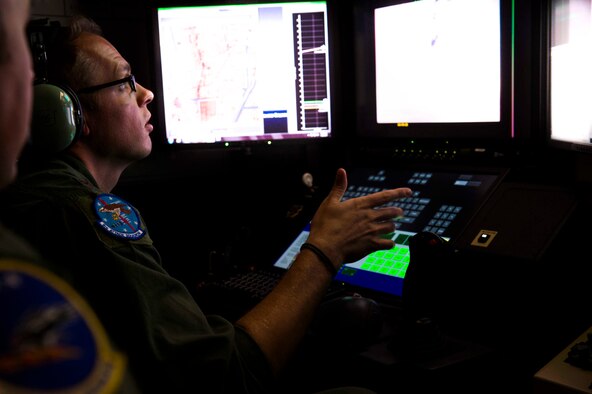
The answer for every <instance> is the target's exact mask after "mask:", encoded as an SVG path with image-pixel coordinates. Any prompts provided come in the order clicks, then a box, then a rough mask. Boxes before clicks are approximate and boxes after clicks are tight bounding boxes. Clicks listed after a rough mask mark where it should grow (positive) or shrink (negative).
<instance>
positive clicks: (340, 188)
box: [328, 168, 347, 201]
mask: <svg viewBox="0 0 592 394" xmlns="http://www.w3.org/2000/svg"><path fill="white" fill-rule="evenodd" d="M346 190H347V173H346V172H345V170H344V169H343V168H339V169H338V170H337V174H336V175H335V181H334V183H333V188H332V189H331V192H329V196H328V197H329V199H331V200H333V201H341V198H342V197H343V195H344V194H345V191H346Z"/></svg>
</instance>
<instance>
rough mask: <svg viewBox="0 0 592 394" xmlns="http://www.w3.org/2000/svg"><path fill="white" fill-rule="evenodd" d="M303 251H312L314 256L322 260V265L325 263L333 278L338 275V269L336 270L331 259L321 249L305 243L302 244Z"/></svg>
mask: <svg viewBox="0 0 592 394" xmlns="http://www.w3.org/2000/svg"><path fill="white" fill-rule="evenodd" d="M302 249H308V250H310V251H312V252H313V253H314V254H316V255H317V257H318V258H319V260H321V263H323V265H324V266H325V267H327V269H328V270H329V272H330V273H331V275H332V276H335V275H337V268H335V266H334V265H333V263H332V262H331V259H329V258H328V257H327V255H326V254H325V253H323V251H322V250H321V249H319V248H317V247H316V246H314V245H313V244H310V243H308V242H305V243H303V244H302V246H301V247H300V250H302Z"/></svg>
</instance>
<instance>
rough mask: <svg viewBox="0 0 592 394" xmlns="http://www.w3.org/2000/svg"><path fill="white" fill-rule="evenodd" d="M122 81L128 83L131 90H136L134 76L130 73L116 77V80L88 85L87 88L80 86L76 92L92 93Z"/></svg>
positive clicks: (119, 83)
mask: <svg viewBox="0 0 592 394" xmlns="http://www.w3.org/2000/svg"><path fill="white" fill-rule="evenodd" d="M122 83H129V86H130V88H131V89H132V91H133V92H135V91H136V78H135V77H134V75H133V74H130V75H129V76H128V77H125V78H122V79H118V80H117V81H112V82H107V83H102V84H100V85H95V86H89V87H87V88H82V89H80V90H79V91H78V93H93V92H96V91H97V90H101V89H105V88H109V87H111V86H116V85H121V84H122Z"/></svg>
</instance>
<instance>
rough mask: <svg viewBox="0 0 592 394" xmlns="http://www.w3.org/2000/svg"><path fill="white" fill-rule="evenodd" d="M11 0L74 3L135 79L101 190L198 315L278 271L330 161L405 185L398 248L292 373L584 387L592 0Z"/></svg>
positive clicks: (325, 316) (225, 308) (356, 181)
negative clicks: (135, 102) (124, 208)
mask: <svg viewBox="0 0 592 394" xmlns="http://www.w3.org/2000/svg"><path fill="white" fill-rule="evenodd" d="M31 5H32V7H31V11H32V19H31V22H32V23H31V27H30V29H31V32H32V33H31V34H32V37H33V36H34V37H37V39H39V37H40V34H41V36H42V35H43V34H45V35H48V34H49V35H50V34H51V32H52V31H53V30H55V29H59V28H60V26H64V25H67V24H68V21H69V18H70V17H71V16H72V15H74V14H75V13H82V14H84V15H86V16H89V17H91V18H92V19H94V20H95V21H96V22H98V23H99V24H100V25H101V27H102V28H103V33H104V35H105V37H106V38H107V39H108V40H109V41H110V42H112V43H113V44H114V45H115V46H116V47H117V48H118V49H119V51H120V52H121V53H122V54H123V55H124V56H125V58H126V59H127V60H128V61H129V62H130V64H131V65H132V68H133V73H134V75H135V78H136V80H137V81H138V82H139V83H141V84H142V85H143V86H145V87H147V88H149V89H151V90H152V91H153V92H154V94H155V99H154V101H153V102H152V103H151V104H150V107H149V108H150V111H151V113H152V120H151V122H152V123H153V124H154V132H153V133H152V136H151V137H152V140H153V151H152V153H151V154H150V156H149V157H148V158H146V159H144V160H142V161H140V162H138V163H136V164H134V165H133V166H131V167H130V168H129V169H128V170H127V171H126V172H125V173H124V176H123V178H122V179H121V181H120V182H119V184H118V186H117V187H116V190H114V192H116V193H117V194H118V195H120V196H121V197H122V198H125V199H126V200H128V201H131V202H132V203H133V204H134V206H136V207H137V208H138V209H139V210H140V211H141V212H142V215H143V217H144V219H145V221H146V222H147V224H148V225H149V227H150V229H151V230H150V231H151V237H152V239H153V240H154V243H155V245H156V246H157V247H158V250H159V251H160V253H161V255H162V259H163V261H164V262H165V268H166V269H167V271H169V272H170V273H171V275H173V276H175V277H176V278H178V279H179V280H181V281H182V282H183V283H185V284H186V286H187V287H188V288H189V289H190V290H191V291H192V292H193V295H194V297H195V298H196V300H197V302H198V304H199V305H200V306H201V307H202V308H203V309H204V311H206V312H208V313H217V314H222V315H224V316H226V317H228V318H229V319H235V318H237V317H238V316H240V314H241V313H243V312H244V311H245V310H247V309H248V308H250V307H251V306H252V305H253V303H255V302H257V301H258V300H259V299H260V298H261V297H263V296H264V295H265V294H266V292H268V291H269V289H268V287H266V286H269V283H273V280H277V278H278V277H281V275H282V273H283V272H285V270H287V269H289V267H290V263H291V261H292V259H293V258H294V256H295V254H296V253H298V250H299V247H300V245H301V244H302V243H303V242H304V241H305V240H306V236H307V234H308V230H309V224H310V220H311V219H312V215H313V213H314V212H315V210H316V208H317V207H318V205H319V204H320V202H321V201H322V199H323V198H324V197H325V196H326V194H327V193H328V191H329V190H330V189H331V186H332V183H333V178H334V175H335V172H336V170H337V169H338V168H340V167H343V168H345V169H346V171H347V173H348V185H349V187H348V189H347V192H346V193H345V195H344V199H347V198H352V197H356V196H360V195H363V194H366V193H369V192H372V191H378V190H382V189H387V188H395V187H403V186H404V187H409V188H411V189H412V190H413V196H412V197H409V198H405V199H403V200H401V201H398V202H397V204H399V206H401V207H403V209H404V211H405V216H404V217H402V218H400V219H397V229H396V231H395V232H394V233H393V234H391V236H392V239H393V240H394V241H395V247H394V248H393V249H392V250H388V251H380V252H375V253H372V254H371V255H368V256H366V257H365V258H363V259H361V260H360V261H357V262H355V263H351V264H347V265H344V266H343V267H342V268H341V269H340V271H339V272H338V273H337V275H336V276H335V279H334V284H333V285H332V286H331V288H330V290H329V292H328V294H327V296H326V301H325V302H324V303H323V304H321V306H320V307H319V310H318V315H317V317H316V319H315V321H314V324H313V325H312V326H311V328H310V334H309V335H308V337H307V338H306V340H305V341H304V343H303V346H302V350H301V352H300V353H299V357H297V359H296V360H294V368H293V369H292V371H293V372H291V374H290V375H289V376H287V377H286V379H293V382H294V384H293V387H294V392H295V393H296V392H306V391H305V387H306V388H310V387H308V386H305V383H306V384H310V382H313V381H314V382H321V383H319V387H325V386H331V385H334V386H337V385H341V386H343V385H357V386H364V387H368V388H370V389H372V390H374V391H376V392H377V393H381V394H382V393H399V392H400V393H422V392H436V391H438V392H439V391H444V390H448V391H450V390H452V392H467V393H469V392H471V393H490V392H491V393H493V392H500V391H501V390H504V391H506V390H507V391H513V392H522V393H527V392H531V393H588V392H592V388H591V387H592V386H591V385H592V361H591V360H592V357H591V355H592V353H591V352H592V350H590V348H589V347H588V346H587V345H588V342H587V340H588V339H587V336H586V333H587V332H588V330H589V329H590V327H592V312H591V308H590V307H589V306H590V303H591V302H592V285H591V284H590V277H591V276H590V274H591V273H592V267H591V259H590V254H589V248H590V220H591V217H592V215H591V213H590V209H589V207H590V204H592V193H591V192H592V110H591V108H592V93H591V92H592V52H591V48H592V45H591V44H592V42H591V40H592V2H591V1H589V0H542V1H533V2H530V1H521V0H479V1H476V0H424V1H403V0H339V1H337V0H321V1H294V0H292V1H276V2H271V1H269V2H263V1H251V0H236V1H231V0H224V1H210V0H178V1H173V0H151V1H146V2H144V1H140V0H125V1H119V0H118V1H116V0H108V1H86V0H77V1H76V0H71V1H54V2H52V1H32V2H31ZM253 278H259V279H265V280H266V281H267V282H266V283H267V284H263V285H260V287H257V288H254V287H253V286H251V284H252V283H251V282H249V281H250V280H252V279H253ZM269 281H271V282H269ZM575 344H578V345H579V346H578V347H577V349H576V346H574V345H575ZM591 346H592V345H591ZM578 352H579V353H578Z"/></svg>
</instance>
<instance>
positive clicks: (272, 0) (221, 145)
mask: <svg viewBox="0 0 592 394" xmlns="http://www.w3.org/2000/svg"><path fill="white" fill-rule="evenodd" d="M323 1H324V2H325V3H326V7H327V22H328V24H330V25H332V24H334V21H333V19H334V18H335V16H334V15H335V10H334V3H333V1H332V0H320V1H319V0H317V1H314V0H313V1H299V0H267V1H252V0H233V1H228V0H226V1H224V0H222V1H221V0H218V1H211V0H204V1H200V0H181V1H179V0H172V1H171V0H160V1H157V2H155V4H153V5H152V6H151V10H150V14H151V15H150V16H151V27H152V38H153V45H152V46H153V54H152V57H153V59H154V71H153V73H154V83H155V87H156V89H155V92H154V94H155V100H154V101H155V103H154V104H155V105H154V107H155V111H154V112H155V115H156V116H155V117H156V119H155V123H156V124H157V127H156V130H155V132H154V133H153V141H154V142H155V147H157V149H160V150H164V151H170V150H173V151H192V150H214V151H219V150H226V151H242V152H247V153H250V152H251V151H252V150H253V149H255V150H258V151H259V150H263V151H266V152H268V151H269V149H270V148H272V147H277V146H280V147H285V148H287V149H292V148H294V147H307V146H309V145H315V146H317V145H325V144H328V143H331V142H332V141H333V140H334V139H335V128H336V126H335V125H336V118H337V117H336V115H335V112H336V100H335V89H336V88H335V85H336V81H337V80H338V77H337V76H336V74H337V73H338V69H337V68H336V67H335V59H334V56H332V55H331V54H329V57H328V60H329V63H328V69H329V78H330V81H329V96H330V97H329V105H330V106H331V112H330V119H329V124H330V130H329V132H328V135H322V136H306V135H297V136H295V137H290V136H286V135H284V137H287V138H274V137H273V136H272V137H270V138H257V139H240V140H225V141H213V142H183V143H178V142H176V143H170V142H169V141H168V138H167V133H166V124H165V108H164V96H163V80H162V79H163V78H162V66H161V63H160V59H161V50H160V38H159V29H158V9H159V8H175V7H179V8H182V7H212V6H234V5H237V6H238V5H249V4H252V5H256V6H260V5H265V4H277V3H311V2H323ZM327 32H328V36H327V41H328V43H329V46H330V48H331V47H335V37H334V35H335V32H334V28H332V27H331V26H328V29H327Z"/></svg>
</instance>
